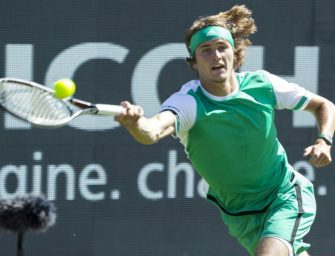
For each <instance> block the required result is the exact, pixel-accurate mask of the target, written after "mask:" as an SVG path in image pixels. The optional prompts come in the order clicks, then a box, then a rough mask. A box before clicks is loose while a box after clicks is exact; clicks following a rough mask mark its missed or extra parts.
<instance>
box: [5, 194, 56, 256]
mask: <svg viewBox="0 0 335 256" xmlns="http://www.w3.org/2000/svg"><path fill="white" fill-rule="evenodd" d="M55 223H56V208H55V206H54V204H53V203H51V202H49V201H48V200H47V199H46V198H45V197H44V196H33V195H25V196H16V197H14V198H11V199H0V227H1V228H4V229H8V230H10V231H13V232H17V233H18V255H20V256H22V255H23V234H24V233H25V232H27V231H29V230H31V231H39V232H44V231H46V230H47V229H48V228H49V227H51V226H53V225H54V224H55Z"/></svg>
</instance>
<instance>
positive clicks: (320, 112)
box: [315, 101, 335, 137]
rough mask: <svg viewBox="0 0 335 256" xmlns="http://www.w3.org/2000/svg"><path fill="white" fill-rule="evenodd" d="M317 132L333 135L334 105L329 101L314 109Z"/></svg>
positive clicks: (334, 125) (334, 122)
mask: <svg viewBox="0 0 335 256" xmlns="http://www.w3.org/2000/svg"><path fill="white" fill-rule="evenodd" d="M315 117H316V120H317V122H318V129H319V133H322V134H326V135H328V136H330V137H333V135H334V130H335V107H334V105H333V104H332V103H331V102H330V101H325V102H324V103H322V104H321V105H320V106H319V107H318V108H317V110H316V111H315Z"/></svg>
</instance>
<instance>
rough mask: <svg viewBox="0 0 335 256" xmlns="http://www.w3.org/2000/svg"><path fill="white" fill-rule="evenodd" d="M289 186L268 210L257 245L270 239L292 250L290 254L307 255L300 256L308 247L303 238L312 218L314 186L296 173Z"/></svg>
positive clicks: (314, 207) (313, 214)
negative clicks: (263, 240)
mask: <svg viewBox="0 0 335 256" xmlns="http://www.w3.org/2000/svg"><path fill="white" fill-rule="evenodd" d="M292 184H294V186H292V187H291V188H290V189H289V190H286V191H285V192H283V193H279V194H278V198H277V199H276V200H274V202H273V203H272V204H271V206H270V208H269V209H268V213H267V217H266V218H265V221H264V225H263V230H262V233H261V240H260V243H259V244H258V245H259V246H261V242H262V239H264V238H266V237H272V238H276V239H279V241H280V240H281V242H282V243H283V244H284V245H285V244H286V248H292V250H293V251H292V254H294V255H301V256H308V254H307V253H305V254H303V253H304V252H305V251H306V250H308V248H309V247H310V245H309V244H306V243H304V241H303V238H304V237H305V235H306V234H307V233H308V232H309V230H310V227H311V225H312V223H313V221H314V218H315V211H316V205H315V198H314V193H313V185H312V184H311V183H310V182H309V181H308V180H307V179H306V178H305V177H303V176H302V175H301V174H299V173H295V179H294V180H292ZM271 245H272V244H271ZM263 247H264V246H263ZM267 247H269V246H267ZM257 249H258V248H257ZM259 255H262V254H259ZM264 255H265V254H264ZM269 255H271V254H269ZM287 255H289V254H287Z"/></svg>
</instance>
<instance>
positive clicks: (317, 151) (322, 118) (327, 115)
mask: <svg viewBox="0 0 335 256" xmlns="http://www.w3.org/2000/svg"><path fill="white" fill-rule="evenodd" d="M305 110H307V111H309V112H311V113H312V114H313V115H314V116H315V118H316V120H317V123H318V130H319V138H318V139H317V140H316V141H315V142H314V144H313V145H311V146H309V147H307V148H306V149H305V151H304V156H309V157H310V159H309V162H310V163H311V164H313V165H314V166H315V167H323V166H326V165H328V164H329V163H330V162H331V161H332V159H331V154H330V153H331V152H330V148H331V141H332V138H333V135H334V130H335V107H334V104H333V103H331V102H330V101H329V100H327V99H325V98H323V97H321V96H318V95H315V94H313V96H312V98H311V100H310V102H309V104H308V105H307V106H306V108H305ZM321 137H323V138H321Z"/></svg>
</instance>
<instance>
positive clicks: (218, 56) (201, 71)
mask: <svg viewBox="0 0 335 256" xmlns="http://www.w3.org/2000/svg"><path fill="white" fill-rule="evenodd" d="M195 59H196V62H195V64H194V65H193V67H194V68H195V69H196V70H197V71H198V76H199V79H200V81H202V82H203V83H216V84H217V83H223V82H225V81H226V80H227V79H229V77H230V76H231V73H232V71H233V62H234V50H233V48H232V46H231V45H230V44H229V43H228V42H227V41H226V40H223V39H214V40H211V41H207V42H204V43H202V44H201V45H200V46H199V47H198V48H197V49H196V51H195Z"/></svg>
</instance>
